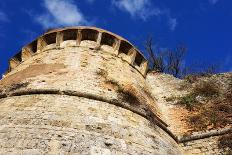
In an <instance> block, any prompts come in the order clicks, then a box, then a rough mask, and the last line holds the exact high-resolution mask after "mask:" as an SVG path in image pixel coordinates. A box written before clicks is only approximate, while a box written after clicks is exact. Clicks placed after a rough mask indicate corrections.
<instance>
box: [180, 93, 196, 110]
mask: <svg viewBox="0 0 232 155" xmlns="http://www.w3.org/2000/svg"><path fill="white" fill-rule="evenodd" d="M177 103H178V104H182V105H185V107H186V108H187V109H188V110H190V111H192V110H193V107H194V106H195V105H196V104H197V103H198V102H197V100H196V97H195V95H193V94H187V95H185V96H182V97H180V98H179V100H178V102H177Z"/></svg>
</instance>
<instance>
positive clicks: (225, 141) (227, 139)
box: [218, 133, 232, 150]
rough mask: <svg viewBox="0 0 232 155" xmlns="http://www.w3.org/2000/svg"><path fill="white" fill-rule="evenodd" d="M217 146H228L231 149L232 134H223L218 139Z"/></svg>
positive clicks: (221, 147) (222, 147) (223, 147)
mask: <svg viewBox="0 0 232 155" xmlns="http://www.w3.org/2000/svg"><path fill="white" fill-rule="evenodd" d="M218 147H219V148H220V149H225V148H229V150H231V149H232V134H231V133H230V134H227V135H223V136H222V137H220V138H219V139H218Z"/></svg>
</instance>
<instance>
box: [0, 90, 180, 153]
mask: <svg viewBox="0 0 232 155" xmlns="http://www.w3.org/2000/svg"><path fill="white" fill-rule="evenodd" d="M177 148H178V146H177V144H176V143H175V141H174V140H173V139H172V138H171V137H170V136H169V135H168V134H166V133H165V132H164V131H163V130H161V129H160V128H159V127H157V126H154V125H152V124H151V123H150V122H149V121H148V120H146V119H145V118H144V117H142V116H140V115H138V114H135V113H133V112H131V111H129V110H126V109H124V108H120V107H118V106H115V105H112V104H109V103H106V102H101V101H96V100H91V99H87V98H83V97H77V96H67V95H43V94H40V95H23V96H15V97H9V98H4V99H1V100H0V152H1V153H0V154H3V155H6V154H10V153H11V154H12V153H13V154H21V153H22V154H47V153H48V154H58V153H61V154H65V153H71V154H106V155H110V154H131V155H135V154H139V155H140V154H179V151H178V149H177Z"/></svg>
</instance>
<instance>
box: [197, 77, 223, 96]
mask: <svg viewBox="0 0 232 155" xmlns="http://www.w3.org/2000/svg"><path fill="white" fill-rule="evenodd" d="M192 93H193V94H194V95H195V96H198V95H199V96H204V97H209V98H212V97H215V96H218V95H219V88H218V86H217V84H216V83H215V81H212V80H208V81H202V82H199V83H198V84H196V85H195V87H194V88H193V91H192Z"/></svg>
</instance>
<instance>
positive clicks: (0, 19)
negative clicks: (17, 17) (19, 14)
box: [0, 11, 9, 22]
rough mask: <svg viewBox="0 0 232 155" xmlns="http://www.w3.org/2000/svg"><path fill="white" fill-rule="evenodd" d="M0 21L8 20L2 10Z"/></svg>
mask: <svg viewBox="0 0 232 155" xmlns="http://www.w3.org/2000/svg"><path fill="white" fill-rule="evenodd" d="M0 21H1V22H8V21H9V18H8V17H7V15H6V14H5V13H4V12H2V11H0Z"/></svg>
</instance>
